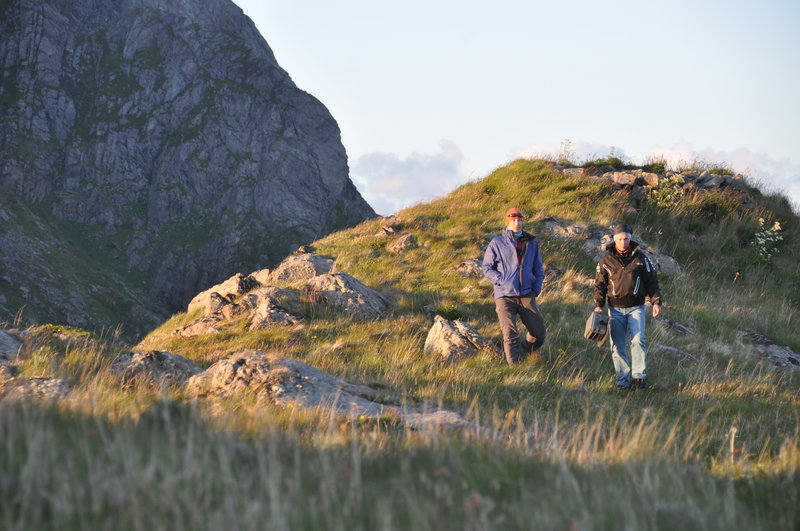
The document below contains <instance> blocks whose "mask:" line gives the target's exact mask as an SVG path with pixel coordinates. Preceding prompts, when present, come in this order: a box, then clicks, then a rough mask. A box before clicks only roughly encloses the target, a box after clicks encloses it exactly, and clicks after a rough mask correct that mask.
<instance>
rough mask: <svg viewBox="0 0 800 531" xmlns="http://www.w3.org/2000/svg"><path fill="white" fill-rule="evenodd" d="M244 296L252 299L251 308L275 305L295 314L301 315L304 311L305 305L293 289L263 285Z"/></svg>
mask: <svg viewBox="0 0 800 531" xmlns="http://www.w3.org/2000/svg"><path fill="white" fill-rule="evenodd" d="M246 298H251V299H252V301H253V302H252V303H251V304H252V306H253V308H255V309H256V311H257V310H258V308H260V307H262V306H264V305H270V306H275V307H278V308H283V309H284V310H286V311H287V312H289V313H293V314H295V315H302V314H303V313H305V306H304V305H303V301H301V300H300V296H299V295H298V293H297V292H296V291H294V290H290V289H283V288H278V287H276V286H264V287H263V288H259V289H257V290H255V291H254V292H252V293H250V294H248V295H247V296H246Z"/></svg>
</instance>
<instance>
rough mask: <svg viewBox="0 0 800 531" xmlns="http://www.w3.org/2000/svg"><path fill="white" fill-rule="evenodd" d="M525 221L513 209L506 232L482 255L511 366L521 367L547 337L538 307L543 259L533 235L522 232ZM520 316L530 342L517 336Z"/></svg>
mask: <svg viewBox="0 0 800 531" xmlns="http://www.w3.org/2000/svg"><path fill="white" fill-rule="evenodd" d="M523 219H524V216H523V215H522V212H520V211H519V210H518V209H516V208H510V209H509V210H508V212H506V217H505V225H506V228H505V230H504V231H503V232H502V233H501V234H500V235H498V236H495V237H494V238H492V241H491V242H489V246H488V247H487V248H486V253H485V254H484V255H483V275H484V276H485V277H486V279H487V280H489V282H491V283H492V285H493V286H494V304H495V309H496V310H497V317H498V319H499V320H500V328H501V330H502V331H503V351H504V352H505V355H506V361H507V362H508V364H509V365H513V364H515V363H520V362H521V361H522V360H524V359H525V356H527V355H528V353H529V352H530V351H533V350H538V349H539V348H540V347H541V346H542V344H543V343H544V337H545V334H546V330H545V326H544V320H543V319H542V314H541V312H540V311H539V307H538V306H537V305H536V297H537V295H539V293H540V292H541V291H542V281H543V280H544V268H543V267H542V255H541V254H539V244H538V243H537V242H536V239H535V238H534V237H533V235H531V234H529V233H527V232H525V231H523V230H522V220H523ZM517 315H519V316H520V318H521V319H522V323H523V324H524V325H525V328H527V329H528V334H527V338H526V339H527V340H526V339H522V338H521V337H520V336H519V332H517Z"/></svg>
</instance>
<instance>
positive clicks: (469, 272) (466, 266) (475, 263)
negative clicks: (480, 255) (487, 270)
mask: <svg viewBox="0 0 800 531" xmlns="http://www.w3.org/2000/svg"><path fill="white" fill-rule="evenodd" d="M448 271H453V272H454V273H456V274H459V275H461V276H462V277H465V278H483V267H482V266H481V261H480V260H464V261H463V262H461V263H460V264H458V265H457V266H455V267H452V268H450V269H449V270H448Z"/></svg>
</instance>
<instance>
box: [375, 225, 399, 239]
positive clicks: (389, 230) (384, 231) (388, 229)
mask: <svg viewBox="0 0 800 531" xmlns="http://www.w3.org/2000/svg"><path fill="white" fill-rule="evenodd" d="M397 233H398V231H397V229H396V228H394V227H392V226H391V225H384V226H382V227H381V230H379V231H378V232H376V233H375V237H377V238H381V237H383V236H393V235H395V234H397Z"/></svg>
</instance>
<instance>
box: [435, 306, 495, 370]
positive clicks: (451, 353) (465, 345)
mask: <svg viewBox="0 0 800 531" xmlns="http://www.w3.org/2000/svg"><path fill="white" fill-rule="evenodd" d="M481 350H488V351H491V352H494V353H497V352H498V350H497V347H496V346H495V345H494V344H493V343H492V342H491V341H489V340H488V339H486V338H485V337H483V336H482V335H481V334H480V332H478V331H477V330H475V328H473V327H472V326H470V325H469V324H467V323H465V322H463V321H457V320H456V321H449V320H447V319H445V318H444V317H442V316H441V315H437V316H436V317H435V318H434V321H433V326H431V329H430V330H429V331H428V337H427V338H426V339H425V348H424V352H425V354H427V355H429V356H433V357H434V358H436V359H437V360H439V361H442V362H444V363H450V362H453V361H458V360H461V359H464V358H470V357H472V356H475V355H476V354H477V353H478V352H479V351H481Z"/></svg>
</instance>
